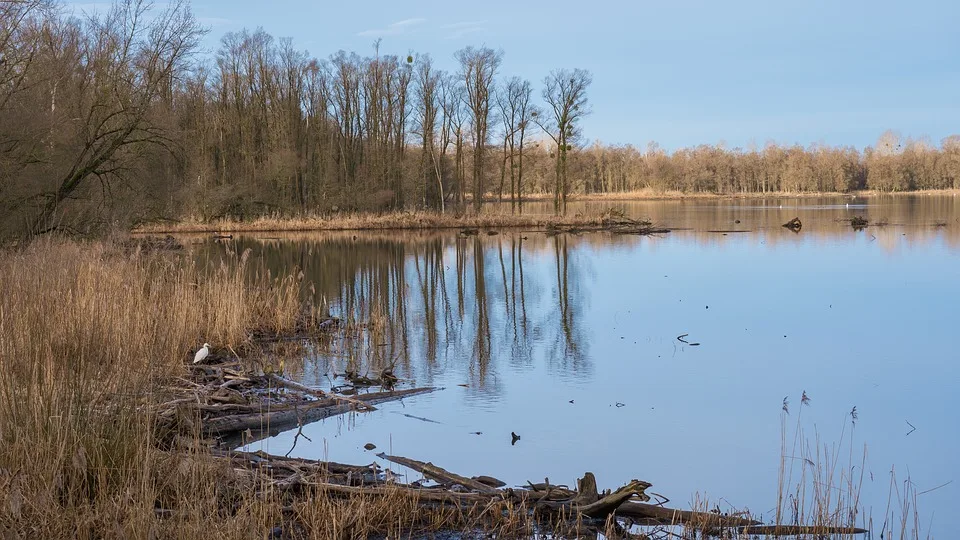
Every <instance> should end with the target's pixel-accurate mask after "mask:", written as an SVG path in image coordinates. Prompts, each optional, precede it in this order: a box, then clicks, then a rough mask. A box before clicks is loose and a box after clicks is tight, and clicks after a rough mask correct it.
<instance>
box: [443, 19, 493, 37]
mask: <svg viewBox="0 0 960 540" xmlns="http://www.w3.org/2000/svg"><path fill="white" fill-rule="evenodd" d="M486 23H487V21H461V22H456V23H451V24H445V25H443V26H441V27H440V29H441V30H444V31H445V32H446V34H445V36H444V37H446V38H447V39H460V38H462V37H465V36H468V35H470V34H475V33H477V32H482V31H484V30H486Z"/></svg>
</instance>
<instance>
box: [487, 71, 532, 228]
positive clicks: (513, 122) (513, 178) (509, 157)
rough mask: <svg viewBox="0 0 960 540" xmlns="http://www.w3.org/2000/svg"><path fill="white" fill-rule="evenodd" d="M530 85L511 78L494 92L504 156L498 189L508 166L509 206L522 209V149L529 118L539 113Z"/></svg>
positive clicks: (521, 80)
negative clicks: (501, 130)
mask: <svg viewBox="0 0 960 540" xmlns="http://www.w3.org/2000/svg"><path fill="white" fill-rule="evenodd" d="M532 95H533V88H532V87H531V86H530V81H527V80H524V79H520V78H519V77H512V78H511V79H510V80H509V81H507V83H506V84H505V85H504V86H503V88H501V89H500V91H499V92H498V93H497V107H498V109H499V112H500V119H501V121H502V122H503V131H504V157H503V163H502V168H501V178H500V182H501V185H500V191H501V192H502V191H503V181H504V178H503V176H504V175H503V170H504V169H505V168H506V164H507V163H508V162H509V165H510V209H511V210H514V209H515V207H516V206H517V205H519V208H520V212H521V213H522V212H523V194H522V189H523V187H522V186H523V150H524V146H525V144H526V137H527V132H528V131H529V130H530V127H531V121H532V120H533V119H534V118H536V117H537V116H538V115H539V111H538V110H537V108H536V107H535V106H534V105H533V103H531V97H532Z"/></svg>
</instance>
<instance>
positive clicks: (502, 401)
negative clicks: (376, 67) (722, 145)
mask: <svg viewBox="0 0 960 540" xmlns="http://www.w3.org/2000/svg"><path fill="white" fill-rule="evenodd" d="M609 207H616V208H619V209H622V210H623V211H624V212H625V213H627V214H628V215H631V216H635V217H645V218H650V219H652V220H653V221H654V222H655V223H657V224H658V225H663V226H666V227H670V228H674V229H677V230H674V231H673V232H671V233H669V234H666V235H662V236H656V237H637V236H613V235H610V234H607V233H595V234H587V235H581V236H576V235H559V236H547V235H546V234H544V233H542V232H534V231H511V232H507V233H503V234H499V235H494V236H487V235H485V234H483V233H481V235H480V236H477V237H465V238H464V237H458V236H457V235H456V234H455V233H453V232H446V233H436V232H426V233H410V232H406V233H372V234H371V233H366V234H361V233H327V234H300V235H283V236H280V237H277V235H275V234H274V235H260V236H256V235H253V236H244V237H240V238H238V239H236V240H233V241H231V242H230V243H227V244H224V243H212V242H204V243H202V244H200V245H198V246H196V252H197V253H198V255H199V256H200V257H204V258H211V259H213V260H218V259H219V257H220V256H221V254H222V253H223V251H224V250H225V249H226V248H227V247H229V248H230V249H235V250H238V251H239V250H242V249H246V248H250V249H251V250H252V260H253V261H255V262H256V264H261V265H264V266H266V267H267V268H269V269H270V270H271V272H273V273H274V274H281V275H282V274H287V273H289V272H291V271H293V270H295V269H301V270H302V271H303V272H304V275H305V279H306V281H308V282H311V283H313V284H314V294H313V296H312V298H311V299H312V300H313V301H315V302H318V303H319V302H320V301H321V299H322V298H326V299H327V301H328V303H329V306H330V310H331V312H332V313H333V314H334V315H340V316H345V317H352V318H355V319H357V320H364V321H366V320H369V319H371V317H372V318H373V320H374V321H377V322H378V323H379V324H378V325H377V326H375V328H374V329H373V331H372V332H371V333H370V334H368V335H367V338H366V339H365V340H351V341H343V342H337V343H335V347H334V348H335V350H334V351H332V352H331V351H329V350H325V349H323V350H322V349H316V350H314V351H313V352H312V353H311V354H310V355H308V358H307V359H306V360H305V361H304V363H303V365H302V366H293V367H289V366H288V368H287V371H288V376H291V377H293V378H297V379H299V380H302V381H303V382H305V383H307V384H312V385H317V386H321V387H329V386H330V384H331V381H332V379H331V377H333V374H334V373H337V372H342V371H343V370H344V368H345V366H346V364H347V362H348V361H350V360H349V359H350V358H353V360H352V361H353V362H358V363H359V368H360V371H361V372H362V371H364V370H365V369H367V368H368V367H369V369H370V371H371V372H378V371H379V369H380V368H381V367H382V366H384V365H388V364H390V363H392V362H395V363H396V372H397V374H398V375H399V376H400V377H402V378H403V379H405V380H406V381H405V383H406V384H408V385H412V384H415V385H417V386H437V387H442V388H443V390H441V391H438V392H435V393H432V394H429V395H424V396H418V397H414V398H409V399H406V400H404V401H403V402H398V403H389V404H385V405H382V406H380V408H379V410H378V411H375V412H373V413H364V414H356V415H351V416H349V417H340V418H335V419H329V420H326V421H323V422H319V423H316V424H311V425H308V426H305V427H304V428H303V430H302V434H303V435H305V436H306V437H309V438H310V439H311V440H310V441H308V440H306V438H304V437H301V438H299V440H298V441H297V445H296V448H294V449H293V451H292V454H291V455H297V456H301V457H309V458H321V459H332V460H336V461H342V462H352V463H370V462H371V461H374V460H377V461H380V462H381V464H384V463H383V462H382V460H378V459H377V458H376V457H375V456H374V455H373V454H374V453H376V452H379V451H387V452H388V453H393V454H397V455H402V456H408V457H413V458H416V459H420V460H424V461H432V462H433V463H435V464H437V465H440V466H442V467H445V468H448V469H449V470H452V471H455V472H457V473H460V474H463V475H467V476H470V475H477V474H488V475H492V476H496V477H498V478H500V479H502V480H504V481H506V482H508V483H509V484H523V483H525V482H526V481H527V480H530V481H533V482H538V481H543V478H544V477H549V478H550V481H551V482H553V483H560V484H568V485H574V483H575V479H576V478H577V477H579V476H580V475H582V473H583V472H584V471H592V472H594V473H595V474H596V476H597V479H598V483H599V484H600V485H601V487H608V488H615V487H617V486H619V485H620V484H623V483H625V482H626V481H628V480H630V479H631V478H640V479H644V480H647V481H649V482H652V483H653V485H654V487H653V488H651V490H650V491H653V492H656V493H659V494H662V495H665V496H666V497H668V498H669V499H671V503H670V505H671V506H680V507H689V506H690V503H691V500H692V498H693V496H694V495H695V494H696V493H699V494H701V495H706V496H708V497H710V499H711V500H712V501H713V502H714V503H716V504H719V506H720V508H721V509H722V510H724V511H729V510H730V509H731V508H737V509H743V508H748V509H749V510H751V511H752V512H754V513H755V514H760V515H762V516H763V518H767V519H768V518H772V515H773V509H774V508H775V506H776V500H777V493H778V481H777V479H778V469H779V465H780V462H781V434H782V433H784V432H785V433H786V436H787V440H788V443H787V446H788V448H787V450H786V454H788V455H789V456H799V455H800V454H801V451H800V449H799V448H795V445H794V442H793V441H794V434H795V430H796V429H797V426H798V425H799V426H800V428H801V429H802V430H803V434H802V439H803V440H806V441H807V442H808V444H809V446H810V452H814V453H815V452H816V449H817V447H818V444H817V441H819V447H820V448H823V447H826V448H827V450H828V451H829V453H831V454H832V455H836V456H837V459H838V460H839V465H838V468H837V470H838V473H837V474H838V475H839V470H840V469H844V468H846V469H849V468H850V467H851V466H853V467H854V472H855V473H856V475H857V479H859V475H860V471H861V469H860V463H861V460H863V459H864V456H865V464H864V467H863V469H862V471H863V472H864V475H863V487H862V495H861V500H862V502H863V506H864V511H865V512H866V513H867V514H869V515H870V516H872V518H873V521H874V533H875V535H878V533H879V532H880V529H881V524H882V522H883V519H884V513H885V511H886V509H887V505H888V495H889V494H890V493H891V489H890V486H891V471H895V475H896V482H897V483H898V484H897V485H898V486H899V489H900V490H901V491H902V490H903V482H904V481H905V480H907V478H908V477H909V479H910V481H912V482H913V484H914V485H915V487H916V491H918V492H923V491H925V490H929V489H932V488H936V487H937V486H940V485H942V484H944V483H946V482H951V481H954V480H960V478H958V477H960V460H958V459H957V457H956V456H957V455H960V429H958V426H960V395H958V392H957V387H958V383H960V367H958V359H960V354H958V353H957V344H956V341H955V336H956V331H955V330H956V323H957V315H956V314H957V309H958V301H960V279H958V278H960V221H958V218H960V199H958V198H956V197H953V196H922V197H885V198H883V197H882V198H870V199H862V198H861V199H847V198H819V199H783V200H781V199H766V200H763V199H745V200H742V201H719V200H718V201H692V200H686V201H654V202H617V203H593V202H590V203H577V204H571V206H570V209H569V211H570V212H571V213H574V212H581V211H582V212H587V213H594V212H600V211H602V210H604V209H606V208H609ZM548 209H549V206H548V205H547V204H535V205H527V206H526V208H525V211H526V212H533V213H536V212H543V213H545V212H548ZM854 215H861V216H865V217H867V218H868V219H870V221H871V223H878V222H879V223H883V224H884V225H883V226H876V225H872V226H870V227H868V228H867V229H866V230H864V231H860V232H857V231H854V230H852V228H851V227H850V225H849V222H842V221H840V220H841V219H848V220H849V218H850V217H852V216H854ZM795 216H796V217H799V218H800V219H801V220H802V221H803V230H802V231H801V232H799V233H793V232H791V231H789V230H787V229H784V228H782V227H781V226H780V224H782V223H784V222H786V221H787V220H789V219H791V218H793V217H795ZM737 221H739V223H737ZM709 231H727V232H725V233H724V232H709ZM732 231H742V232H732ZM371 314H372V315H371ZM683 334H686V337H684V338H683V339H684V340H686V341H687V342H688V343H689V344H685V343H683V342H681V341H679V340H678V339H677V337H678V336H680V335H683ZM692 343H699V345H698V346H693V345H691V344H692ZM335 382H337V383H342V380H337V381H335ZM460 385H464V386H460ZM803 392H806V394H807V396H808V397H809V398H810V402H809V405H802V404H801V395H802V393H803ZM785 396H786V399H787V401H788V409H789V414H785V413H784V412H783V410H782V409H783V405H784V399H785ZM854 407H856V415H855V416H856V419H855V420H854V418H853V416H854V415H851V411H852V410H853V408H854ZM414 417H419V418H414ZM423 419H429V420H430V421H424V420H423ZM784 423H785V424H786V428H784V427H783V424H784ZM908 423H909V424H908ZM910 424H912V425H913V426H915V427H916V429H915V430H914V431H912V432H910V431H911V427H910ZM511 431H513V432H516V433H518V434H519V435H520V436H521V439H520V440H519V441H518V442H517V443H516V444H515V445H512V444H511V435H510V433H511ZM476 432H479V433H480V434H476ZM908 432H910V433H909V434H908ZM295 433H296V430H292V431H289V432H286V433H282V434H280V435H277V436H275V437H272V438H270V439H267V440H264V441H261V442H258V443H255V444H254V445H252V448H251V449H261V448H262V449H264V450H266V451H269V452H273V453H279V454H285V453H287V452H288V451H290V450H291V446H292V444H293V440H294V435H295ZM368 442H372V443H374V444H376V445H377V447H378V449H377V450H375V451H373V452H368V451H365V450H364V449H363V445H364V444H365V443H368ZM814 457H815V456H814ZM787 463H788V467H789V466H790V464H791V463H793V468H794V472H793V480H794V482H795V481H796V480H797V478H798V477H799V476H800V471H801V470H803V469H804V468H805V466H803V465H802V464H801V465H798V464H797V463H802V462H801V461H800V460H787ZM411 480H412V478H411ZM838 480H839V479H838ZM895 497H896V494H894V500H893V502H892V503H891V504H892V506H893V507H897V508H899V504H898V503H897V502H896V499H895ZM916 502H917V505H918V508H919V518H920V519H919V521H920V523H921V527H922V530H923V533H924V534H926V533H928V532H932V533H933V535H934V536H935V537H936V536H939V537H953V536H956V535H957V534H958V533H960V525H958V524H957V523H956V522H955V521H954V520H952V519H951V517H952V515H953V514H954V513H955V507H956V504H957V502H960V481H955V482H953V483H950V484H948V485H946V486H944V487H941V488H939V489H935V490H933V491H930V492H928V493H923V494H921V495H918V497H917V501H916ZM711 506H712V505H711ZM931 523H932V525H931Z"/></svg>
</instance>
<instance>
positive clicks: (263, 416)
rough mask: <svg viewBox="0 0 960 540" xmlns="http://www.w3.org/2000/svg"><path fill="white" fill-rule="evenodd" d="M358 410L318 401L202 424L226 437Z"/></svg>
mask: <svg viewBox="0 0 960 540" xmlns="http://www.w3.org/2000/svg"><path fill="white" fill-rule="evenodd" d="M434 390H435V388H410V389H405V390H394V391H392V392H371V393H369V394H364V395H362V396H359V397H358V398H356V400H357V401H360V402H362V403H364V404H367V405H373V404H375V403H384V402H387V401H396V400H398V399H402V398H405V397H409V396H415V395H418V394H425V393H428V392H432V391H434ZM355 409H356V405H355V404H354V403H352V402H350V403H347V402H344V401H343V399H342V397H339V396H338V397H337V398H329V397H328V398H325V399H318V400H316V401H310V402H300V403H293V404H288V405H277V406H274V407H270V406H264V407H263V410H260V411H257V412H247V413H241V414H230V415H225V416H218V417H215V418H210V419H209V420H206V421H204V422H203V433H204V435H227V434H230V433H236V432H241V431H245V430H247V429H250V430H266V429H269V428H273V427H285V426H286V427H289V426H294V425H297V424H306V423H309V422H316V421H317V420H322V419H324V418H329V417H331V416H336V415H338V414H343V413H347V412H350V411H352V410H355Z"/></svg>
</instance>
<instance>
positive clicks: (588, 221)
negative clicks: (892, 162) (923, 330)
mask: <svg viewBox="0 0 960 540" xmlns="http://www.w3.org/2000/svg"><path fill="white" fill-rule="evenodd" d="M958 193H960V190H922V191H903V192H891V193H886V192H877V191H855V192H848V193H838V192H835V193H831V192H824V193H798V192H784V193H779V192H778V193H737V194H723V195H721V194H715V193H680V192H661V193H656V192H653V191H632V192H623V193H604V194H579V195H575V196H570V199H569V201H570V202H573V203H578V202H591V203H597V202H600V203H602V202H609V203H617V202H630V201H684V200H715V201H722V200H731V201H732V200H754V199H810V198H819V197H843V198H849V199H854V198H858V197H860V198H863V197H905V196H911V197H929V196H954V197H955V196H957V194H958ZM551 200H552V197H549V196H543V197H540V196H537V195H533V196H526V197H525V198H524V202H526V203H534V204H542V203H545V202H549V201H551ZM491 203H492V204H503V205H506V204H508V203H509V201H504V202H503V203H498V202H497V201H496V200H495V199H488V200H486V201H485V204H491ZM618 216H619V214H618V213H617V212H615V211H612V210H608V211H606V212H603V213H600V214H591V215H583V214H575V215H568V216H555V215H553V214H544V213H527V214H511V213H509V209H505V208H498V209H496V210H486V211H484V210H481V211H480V213H479V214H472V213H468V214H459V213H454V212H449V213H445V214H441V213H439V212H437V211H428V210H418V211H393V212H386V213H372V212H369V213H365V212H356V213H334V214H328V215H323V214H318V215H313V216H305V217H277V216H265V217H258V218H255V219H253V220H250V221H237V220H232V219H219V220H213V221H204V220H201V219H197V218H186V219H184V220H183V221H179V222H173V223H170V222H167V223H163V224H151V225H143V226H140V227H136V228H134V229H133V230H132V231H130V233H131V234H133V235H149V234H190V233H214V234H224V235H229V234H233V233H250V232H257V233H283V232H307V231H385V230H396V231H403V230H406V231H418V230H449V229H462V230H465V231H467V233H468V234H475V233H476V231H474V229H498V230H499V229H517V228H526V227H530V228H538V229H550V228H557V227H567V228H571V227H572V228H578V227H598V226H603V225H604V223H605V220H609V219H610V218H616V217H618ZM619 217H622V216H619Z"/></svg>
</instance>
